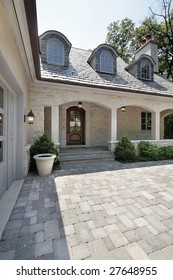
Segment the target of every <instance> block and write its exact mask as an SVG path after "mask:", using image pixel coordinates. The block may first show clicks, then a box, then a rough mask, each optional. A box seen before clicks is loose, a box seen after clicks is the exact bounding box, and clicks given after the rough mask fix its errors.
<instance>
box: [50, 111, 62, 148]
mask: <svg viewBox="0 0 173 280" xmlns="http://www.w3.org/2000/svg"><path fill="white" fill-rule="evenodd" d="M51 138H52V141H53V142H54V143H55V145H58V146H59V145H60V143H59V106H52V108H51Z"/></svg>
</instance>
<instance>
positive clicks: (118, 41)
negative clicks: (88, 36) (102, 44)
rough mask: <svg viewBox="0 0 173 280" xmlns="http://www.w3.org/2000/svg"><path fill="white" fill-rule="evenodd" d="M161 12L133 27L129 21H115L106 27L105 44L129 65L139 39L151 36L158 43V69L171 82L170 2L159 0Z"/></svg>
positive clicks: (172, 31) (172, 37)
mask: <svg viewBox="0 0 173 280" xmlns="http://www.w3.org/2000/svg"><path fill="white" fill-rule="evenodd" d="M159 1H160V3H161V12H160V13H155V12H154V11H153V10H152V9H151V8H149V9H150V11H151V15H150V16H149V17H146V18H145V19H144V20H143V21H142V23H141V24H140V25H139V26H138V27H135V24H134V22H133V21H132V20H131V19H128V18H125V19H123V20H122V21H115V22H113V23H111V24H110V25H109V26H108V33H107V38H106V42H107V43H109V44H110V45H112V46H113V47H114V48H115V49H116V51H117V53H118V55H119V56H120V57H121V58H122V59H123V60H125V61H126V62H127V63H130V62H131V61H132V59H133V57H134V52H135V51H136V50H137V49H138V48H139V47H140V41H141V39H142V38H143V37H144V36H146V35H147V34H151V35H152V37H153V39H154V40H155V41H156V42H157V43H158V47H159V49H158V55H159V69H160V73H165V74H166V75H167V78H168V79H172V80H173V10H172V8H171V7H172V0H159Z"/></svg>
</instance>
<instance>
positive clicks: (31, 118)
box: [24, 110, 35, 124]
mask: <svg viewBox="0 0 173 280" xmlns="http://www.w3.org/2000/svg"><path fill="white" fill-rule="evenodd" d="M26 118H27V122H28V124H33V123H34V118H35V116H34V114H33V112H32V110H30V111H29V113H28V115H24V122H25V121H26Z"/></svg>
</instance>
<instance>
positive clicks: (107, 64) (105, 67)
mask: <svg viewBox="0 0 173 280" xmlns="http://www.w3.org/2000/svg"><path fill="white" fill-rule="evenodd" d="M100 71H101V72H104V73H110V74H112V73H113V57H112V54H111V53H110V52H108V51H102V52H101V55H100Z"/></svg>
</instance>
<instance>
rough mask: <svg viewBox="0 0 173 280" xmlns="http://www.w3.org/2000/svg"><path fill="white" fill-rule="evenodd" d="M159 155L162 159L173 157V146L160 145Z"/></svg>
mask: <svg viewBox="0 0 173 280" xmlns="http://www.w3.org/2000/svg"><path fill="white" fill-rule="evenodd" d="M159 155H160V157H162V159H173V146H167V147H160V148H159Z"/></svg>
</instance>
